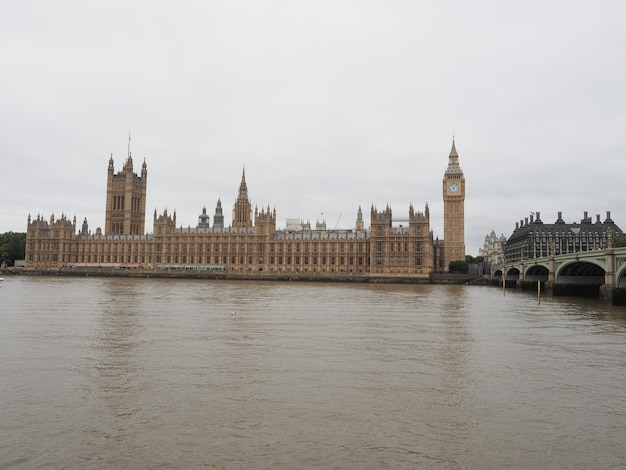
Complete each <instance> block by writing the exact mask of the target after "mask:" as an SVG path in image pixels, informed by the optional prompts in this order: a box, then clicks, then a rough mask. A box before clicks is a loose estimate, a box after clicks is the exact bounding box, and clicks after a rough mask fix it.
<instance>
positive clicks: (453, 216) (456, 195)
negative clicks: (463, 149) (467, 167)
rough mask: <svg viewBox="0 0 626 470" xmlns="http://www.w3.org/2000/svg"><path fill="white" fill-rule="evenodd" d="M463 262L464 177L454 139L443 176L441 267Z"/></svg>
mask: <svg viewBox="0 0 626 470" xmlns="http://www.w3.org/2000/svg"><path fill="white" fill-rule="evenodd" d="M451 261H465V177H464V176H463V170H461V167H460V166H459V155H458V154H457V153H456V147H455V145H454V138H453V139H452V150H450V156H449V157H448V168H447V169H446V172H445V173H444V175H443V263H444V264H443V265H444V268H445V269H448V266H450V262H451Z"/></svg>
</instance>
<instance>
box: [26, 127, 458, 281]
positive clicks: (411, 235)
mask: <svg viewBox="0 0 626 470" xmlns="http://www.w3.org/2000/svg"><path fill="white" fill-rule="evenodd" d="M147 177H148V170H147V165H146V163H145V161H144V163H143V164H142V166H141V172H140V173H139V174H137V173H136V172H135V171H134V167H133V160H132V156H131V154H130V152H129V154H128V157H127V159H126V162H125V163H124V166H123V168H122V169H121V171H119V172H118V173H115V168H114V161H113V157H112V156H111V158H110V160H109V166H108V174H107V194H106V214H105V226H104V227H105V228H104V232H103V231H102V230H101V229H100V228H98V229H96V231H95V232H94V233H92V232H91V231H90V230H89V227H88V224H87V220H86V219H85V220H84V222H83V224H82V226H81V227H78V226H77V221H76V216H74V218H73V219H72V220H70V219H69V218H68V217H67V216H65V215H62V216H61V217H59V218H55V217H54V215H52V216H51V217H50V218H49V220H45V219H44V218H43V217H42V216H40V215H38V216H37V217H36V218H32V219H31V216H30V215H29V216H28V228H27V232H26V260H25V261H26V268H27V269H32V270H58V269H70V270H71V269H79V270H80V269H87V270H89V269H95V270H102V269H112V270H114V269H120V268H124V269H137V270H141V271H159V270H165V269H167V270H168V271H170V270H197V271H228V272H232V273H238V274H241V275H246V274H247V275H250V276H254V275H257V274H258V273H264V274H267V273H269V274H272V273H274V274H290V273H293V274H295V273H303V274H311V275H318V274H319V275H322V276H327V277H333V276H337V277H341V276H350V275H359V276H361V277H370V278H385V277H393V278H403V279H416V280H419V279H427V278H428V276H429V275H430V274H431V273H433V272H443V271H445V270H446V269H447V267H448V266H449V263H450V262H451V261H457V260H464V259H465V237H464V226H465V216H464V202H465V178H464V176H463V171H462V169H461V167H460V165H459V156H458V154H457V151H456V146H455V142H454V139H453V141H452V149H451V151H450V154H449V156H448V165H447V168H446V170H445V172H444V176H443V186H442V191H443V206H444V238H443V240H441V239H439V238H436V237H435V236H434V235H433V231H432V230H431V227H430V211H429V208H428V204H426V205H425V207H424V210H423V211H416V210H415V209H414V208H413V205H412V204H410V205H409V209H408V214H406V215H404V216H400V217H394V216H393V214H392V210H391V207H390V206H389V205H387V206H386V207H385V208H383V209H380V210H379V209H378V208H376V207H375V206H374V205H372V207H371V209H370V210H371V212H370V216H371V218H370V227H369V229H368V228H366V227H365V226H364V221H363V213H362V210H361V207H359V208H358V210H357V212H356V220H355V224H354V227H353V228H351V229H333V230H328V229H327V228H326V225H325V223H324V222H321V223H320V222H318V223H317V224H316V226H315V228H311V227H310V225H309V224H300V225H299V226H295V227H294V226H293V225H291V224H288V225H287V227H286V228H285V229H277V228H276V209H270V207H269V206H268V207H267V208H261V209H258V207H255V208H254V210H253V206H252V203H251V201H250V198H249V196H248V185H247V182H246V174H245V169H244V171H243V173H242V176H241V182H240V184H239V191H238V195H237V198H236V201H235V203H234V208H233V216H232V222H231V223H230V225H226V223H225V221H224V214H223V211H222V202H221V200H218V201H217V206H216V208H215V212H214V215H213V223H212V224H211V217H210V216H209V215H208V214H207V213H206V208H204V209H203V210H202V213H201V214H200V216H199V217H198V224H197V226H196V227H189V228H182V227H180V228H177V227H176V213H175V212H174V213H172V214H170V213H168V211H167V209H166V210H164V211H163V213H160V214H158V213H157V211H156V210H155V211H154V216H153V232H152V233H146V226H145V219H146V193H147Z"/></svg>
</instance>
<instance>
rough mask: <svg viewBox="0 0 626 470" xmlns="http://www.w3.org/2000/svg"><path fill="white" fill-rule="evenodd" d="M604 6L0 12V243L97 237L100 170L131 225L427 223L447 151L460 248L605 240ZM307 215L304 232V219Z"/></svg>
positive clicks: (619, 6)
mask: <svg viewBox="0 0 626 470" xmlns="http://www.w3.org/2000/svg"><path fill="white" fill-rule="evenodd" d="M624 18H626V2H622V1H602V0H601V1H597V2H579V1H548V2H546V1H528V2H496V1H473V2H461V1H459V2H453V1H441V2H439V1H437V2H421V1H385V2H382V1H378V2H374V1H341V0H339V1H318V2H305V1H293V2H292V1H289V2H287V1H228V2H213V1H182V2H164V1H160V0H156V1H146V0H138V1H132V2H127V1H107V2H96V1H63V0H60V1H57V2H50V1H30V0H24V1H13V0H8V1H5V2H2V4H0V63H1V64H2V70H1V73H0V86H1V89H2V93H1V94H0V159H1V166H0V174H1V175H2V180H1V183H0V185H1V186H0V187H1V188H2V191H0V233H2V232H7V231H17V232H25V231H26V221H27V217H28V215H29V214H31V216H33V217H36V216H37V214H41V215H43V216H44V218H46V219H48V218H49V217H50V215H51V214H52V213H54V214H55V216H57V217H58V216H59V215H60V214H61V213H65V214H67V215H68V216H70V217H73V216H74V215H76V216H77V218H78V220H79V225H80V223H82V220H83V218H85V217H86V218H87V220H88V222H89V227H90V229H91V230H92V231H93V230H95V229H96V228H97V227H104V212H105V195H106V174H107V173H106V170H107V165H108V160H109V157H110V156H111V154H112V155H113V159H114V161H115V171H116V172H117V171H119V170H121V168H122V165H123V163H124V160H125V159H126V156H127V146H128V133H129V131H130V133H131V136H132V142H131V152H132V156H133V161H134V164H135V170H136V171H138V172H139V171H140V167H141V163H142V162H143V161H144V159H145V161H146V162H147V166H148V196H147V217H146V227H147V230H148V231H152V214H153V212H154V210H155V209H156V210H157V211H158V212H159V213H162V212H163V210H164V209H166V208H167V210H168V212H171V211H173V210H176V213H177V223H178V225H182V226H184V227H187V226H192V227H194V226H195V225H196V224H197V217H198V215H199V214H200V213H201V211H202V208H203V206H206V207H207V212H208V213H209V214H210V215H211V216H212V215H213V211H214V209H215V204H216V202H217V199H218V198H221V200H222V205H223V208H224V215H225V219H226V223H227V224H229V223H230V221H231V210H232V206H233V203H234V201H235V198H236V196H237V190H238V187H239V182H240V178H241V171H242V168H243V167H244V166H245V169H246V180H247V183H248V189H249V195H250V199H251V201H252V204H253V206H255V205H257V206H259V208H261V207H267V206H268V205H269V206H270V207H271V208H272V209H273V208H274V207H275V208H276V210H277V215H278V226H279V228H282V227H284V224H285V219H287V218H300V219H303V220H310V221H311V223H314V222H315V220H316V219H318V218H321V217H324V218H325V219H326V222H327V225H328V227H329V228H333V227H335V226H338V227H340V228H351V227H353V226H354V222H355V219H356V214H357V209H358V207H359V206H361V207H362V209H363V214H364V217H365V219H366V220H365V221H366V225H369V212H370V207H371V205H372V204H374V205H376V206H377V207H378V208H382V207H384V206H385V205H386V204H388V203H389V204H390V205H391V207H392V209H393V213H394V216H398V217H401V216H404V215H406V214H408V207H409V204H410V203H412V204H413V205H414V207H415V209H416V210H423V209H424V206H425V204H426V203H428V205H429V207H430V214H431V228H432V230H433V232H434V234H435V236H439V237H440V238H441V237H443V205H442V184H441V181H442V178H443V174H444V172H445V169H446V166H447V163H448V154H449V152H450V147H451V145H452V137H453V135H454V137H455V140H456V148H457V150H458V153H459V162H460V164H461V167H462V168H463V171H464V174H465V178H466V187H467V191H466V200H465V218H466V219H465V227H466V229H465V230H466V232H465V237H466V239H465V243H466V250H467V253H468V254H471V255H474V256H476V255H478V249H479V247H481V246H482V244H483V241H484V237H485V235H487V234H489V233H490V232H491V230H495V231H496V233H497V234H498V235H500V234H504V235H505V236H507V237H508V236H509V235H510V234H511V233H512V231H513V229H514V228H515V222H517V221H519V220H520V219H523V218H525V217H528V216H529V214H530V212H531V211H535V212H537V211H540V212H541V217H542V219H543V220H544V221H545V222H550V223H552V222H554V220H555V219H556V217H557V211H562V212H563V218H564V219H565V220H566V221H567V222H573V221H579V220H580V219H581V218H582V217H583V211H588V212H589V214H590V215H591V216H592V217H594V219H595V214H601V216H602V219H604V218H605V215H606V211H608V210H610V211H611V215H612V218H613V220H614V221H615V222H616V223H617V224H618V225H619V226H620V227H621V228H622V229H624V228H626V207H625V204H624V200H625V199H626V197H625V190H624V178H625V175H626V85H625V84H626V60H624V54H625V51H626V34H625V33H624V30H623V21H624ZM322 213H324V216H322V215H321V214H322Z"/></svg>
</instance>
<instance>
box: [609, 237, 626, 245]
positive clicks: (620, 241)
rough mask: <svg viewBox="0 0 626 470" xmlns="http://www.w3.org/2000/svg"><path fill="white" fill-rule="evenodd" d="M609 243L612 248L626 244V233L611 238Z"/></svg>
mask: <svg viewBox="0 0 626 470" xmlns="http://www.w3.org/2000/svg"><path fill="white" fill-rule="evenodd" d="M611 244H612V245H613V248H621V247H624V246H626V235H623V236H621V237H613V238H612V239H611Z"/></svg>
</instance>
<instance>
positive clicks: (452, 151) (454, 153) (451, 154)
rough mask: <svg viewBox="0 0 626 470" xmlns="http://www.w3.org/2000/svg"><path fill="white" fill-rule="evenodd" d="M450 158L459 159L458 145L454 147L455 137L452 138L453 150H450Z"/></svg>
mask: <svg viewBox="0 0 626 470" xmlns="http://www.w3.org/2000/svg"><path fill="white" fill-rule="evenodd" d="M450 156H451V157H457V158H458V156H459V154H458V153H456V145H454V137H452V149H451V150H450Z"/></svg>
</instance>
